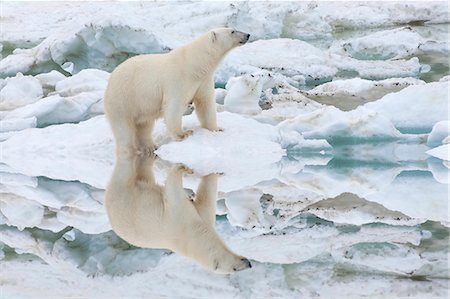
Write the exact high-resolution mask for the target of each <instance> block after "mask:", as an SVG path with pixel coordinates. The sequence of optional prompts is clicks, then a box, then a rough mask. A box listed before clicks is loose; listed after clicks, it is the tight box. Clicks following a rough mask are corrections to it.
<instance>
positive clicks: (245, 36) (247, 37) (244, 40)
mask: <svg viewBox="0 0 450 299" xmlns="http://www.w3.org/2000/svg"><path fill="white" fill-rule="evenodd" d="M242 35H243V36H242V39H241V41H240V43H241V44H245V43H246V42H247V41H248V39H249V38H250V34H248V33H242Z"/></svg>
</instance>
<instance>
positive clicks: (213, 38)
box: [211, 31, 217, 43]
mask: <svg viewBox="0 0 450 299" xmlns="http://www.w3.org/2000/svg"><path fill="white" fill-rule="evenodd" d="M216 40H217V35H216V33H215V32H214V31H213V32H212V33H211V41H212V42H213V43H215V42H216Z"/></svg>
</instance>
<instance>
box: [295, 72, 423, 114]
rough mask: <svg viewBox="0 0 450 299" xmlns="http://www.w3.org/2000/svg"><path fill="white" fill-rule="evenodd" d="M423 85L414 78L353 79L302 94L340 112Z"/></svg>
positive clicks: (330, 83) (321, 86) (334, 81)
mask: <svg viewBox="0 0 450 299" xmlns="http://www.w3.org/2000/svg"><path fill="white" fill-rule="evenodd" d="M418 84H425V82H424V81H422V80H419V79H416V78H391V79H385V80H380V81H373V80H366V79H361V78H353V79H346V80H333V81H331V82H327V83H324V84H321V85H319V86H317V87H315V88H314V89H311V90H308V91H304V92H303V93H304V94H305V95H306V96H307V97H308V98H310V99H313V100H315V101H318V102H319V103H322V104H328V105H333V106H335V107H337V108H339V109H341V110H352V109H355V108H356V107H358V106H359V105H362V104H364V103H367V102H371V101H374V100H377V99H380V98H381V97H383V96H384V95H386V94H388V93H391V92H397V91H400V90H401V89H403V88H405V87H407V86H410V85H418Z"/></svg>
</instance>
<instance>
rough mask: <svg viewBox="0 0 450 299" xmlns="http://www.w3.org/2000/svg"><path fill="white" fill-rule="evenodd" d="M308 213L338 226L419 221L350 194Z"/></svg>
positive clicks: (413, 222) (321, 204)
mask: <svg viewBox="0 0 450 299" xmlns="http://www.w3.org/2000/svg"><path fill="white" fill-rule="evenodd" d="M304 211H308V212H310V213H312V214H314V215H316V216H318V217H320V218H322V219H326V220H328V221H333V222H334V223H340V224H352V225H363V224H369V223H377V222H381V223H387V224H391V225H416V224H418V223H420V220H416V219H411V218H410V217H408V216H406V215H404V214H402V213H400V212H397V211H390V210H388V209H386V208H385V207H384V206H382V205H380V204H378V203H374V202H370V201H367V200H365V199H363V198H359V197H358V196H356V195H354V194H351V193H343V194H341V195H339V196H337V197H335V198H329V199H325V200H322V201H319V202H317V203H314V204H312V205H309V206H308V207H307V208H306V209H304Z"/></svg>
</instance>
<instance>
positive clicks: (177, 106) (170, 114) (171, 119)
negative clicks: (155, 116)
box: [164, 99, 193, 139]
mask: <svg viewBox="0 0 450 299" xmlns="http://www.w3.org/2000/svg"><path fill="white" fill-rule="evenodd" d="M165 103H166V105H165V107H164V120H165V122H166V126H167V130H168V131H169V132H170V133H171V134H172V136H174V137H175V138H177V139H184V138H186V137H188V136H190V135H192V133H193V131H192V130H187V131H183V129H182V127H181V124H182V122H181V120H182V118H183V113H184V111H185V110H186V106H185V105H183V104H181V103H180V101H179V100H175V99H167V100H165Z"/></svg>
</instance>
